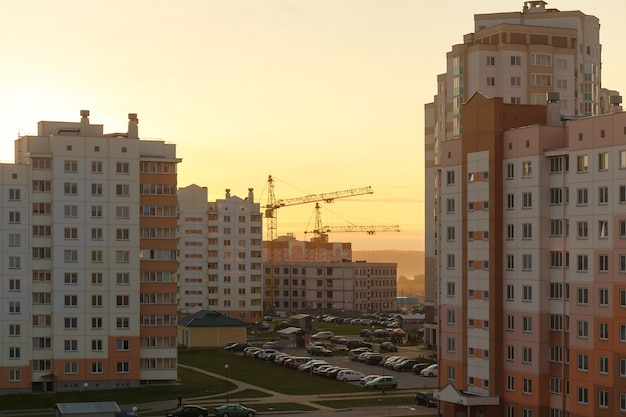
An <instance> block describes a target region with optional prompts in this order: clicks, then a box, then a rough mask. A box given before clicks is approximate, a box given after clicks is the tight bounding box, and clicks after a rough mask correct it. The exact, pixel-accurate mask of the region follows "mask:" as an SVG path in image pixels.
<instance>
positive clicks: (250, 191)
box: [248, 188, 254, 203]
mask: <svg viewBox="0 0 626 417" xmlns="http://www.w3.org/2000/svg"><path fill="white" fill-rule="evenodd" d="M253 191H254V188H248V200H249V201H250V202H251V203H253V202H254V193H253Z"/></svg>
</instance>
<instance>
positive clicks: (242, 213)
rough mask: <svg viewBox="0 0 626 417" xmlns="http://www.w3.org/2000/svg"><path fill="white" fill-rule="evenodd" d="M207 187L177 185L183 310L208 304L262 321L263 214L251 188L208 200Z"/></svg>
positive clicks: (233, 314) (226, 312)
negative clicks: (243, 193)
mask: <svg viewBox="0 0 626 417" xmlns="http://www.w3.org/2000/svg"><path fill="white" fill-rule="evenodd" d="M207 198H208V194H207V189H206V188H205V187H199V186H197V185H190V186H188V187H184V188H181V189H180V190H179V195H178V202H179V210H180V215H179V231H180V277H179V278H180V279H179V280H180V290H179V291H180V298H179V306H178V309H179V311H180V312H182V313H188V312H190V311H193V310H194V308H197V307H204V308H209V309H214V310H217V311H219V312H220V313H222V314H224V315H227V316H229V317H233V318H238V319H241V320H244V321H247V322H249V323H254V322H259V321H261V320H263V318H262V317H263V280H262V274H263V271H262V259H261V250H262V244H263V236H262V233H263V232H262V230H263V224H262V222H263V219H262V215H261V211H260V210H261V207H260V204H259V203H257V202H255V201H254V193H253V190H252V189H251V188H250V189H248V195H247V196H246V198H240V197H237V196H234V195H231V193H230V190H226V195H225V198H223V199H218V200H216V201H212V202H208V201H207Z"/></svg>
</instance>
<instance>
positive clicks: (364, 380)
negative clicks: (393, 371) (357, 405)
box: [359, 374, 381, 385]
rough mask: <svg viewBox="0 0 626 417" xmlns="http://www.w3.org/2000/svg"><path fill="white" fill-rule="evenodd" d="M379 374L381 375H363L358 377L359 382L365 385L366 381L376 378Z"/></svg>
mask: <svg viewBox="0 0 626 417" xmlns="http://www.w3.org/2000/svg"><path fill="white" fill-rule="evenodd" d="M379 376H381V375H377V374H372V375H365V376H364V377H363V378H361V379H359V384H361V385H365V384H367V383H368V382H370V381H372V380H374V379H376V378H378V377H379Z"/></svg>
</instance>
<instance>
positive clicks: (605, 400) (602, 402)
mask: <svg viewBox="0 0 626 417" xmlns="http://www.w3.org/2000/svg"><path fill="white" fill-rule="evenodd" d="M598 407H600V408H608V407H609V391H607V390H605V389H601V390H598Z"/></svg>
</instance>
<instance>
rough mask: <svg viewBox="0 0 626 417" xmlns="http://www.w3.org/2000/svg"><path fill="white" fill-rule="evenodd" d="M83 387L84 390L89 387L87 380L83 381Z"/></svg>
mask: <svg viewBox="0 0 626 417" xmlns="http://www.w3.org/2000/svg"><path fill="white" fill-rule="evenodd" d="M83 388H85V391H87V388H89V384H88V383H87V382H85V383H84V384H83Z"/></svg>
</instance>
